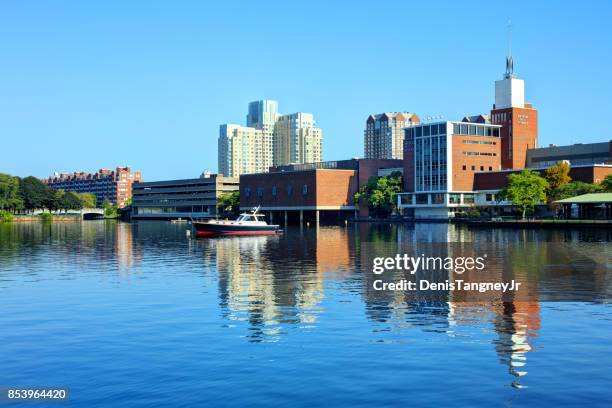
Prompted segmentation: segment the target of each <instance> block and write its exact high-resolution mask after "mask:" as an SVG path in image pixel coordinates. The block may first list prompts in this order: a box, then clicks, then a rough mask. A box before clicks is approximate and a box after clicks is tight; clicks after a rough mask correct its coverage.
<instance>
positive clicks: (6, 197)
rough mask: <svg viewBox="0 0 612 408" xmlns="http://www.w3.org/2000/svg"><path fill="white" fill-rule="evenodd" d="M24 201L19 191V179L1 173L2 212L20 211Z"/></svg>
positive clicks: (0, 196) (0, 200) (0, 203)
mask: <svg viewBox="0 0 612 408" xmlns="http://www.w3.org/2000/svg"><path fill="white" fill-rule="evenodd" d="M22 208H23V199H22V198H21V192H20V189H19V177H13V176H11V175H9V174H4V173H0V210H12V211H13V212H14V211H16V210H20V209H22Z"/></svg>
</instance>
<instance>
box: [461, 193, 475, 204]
mask: <svg viewBox="0 0 612 408" xmlns="http://www.w3.org/2000/svg"><path fill="white" fill-rule="evenodd" d="M463 204H474V194H464V195H463Z"/></svg>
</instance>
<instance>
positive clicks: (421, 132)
mask: <svg viewBox="0 0 612 408" xmlns="http://www.w3.org/2000/svg"><path fill="white" fill-rule="evenodd" d="M404 132H405V133H404V134H405V135H406V137H410V138H412V137H422V136H436V135H445V134H446V123H437V124H435V125H424V126H417V127H409V128H405V129H404Z"/></svg>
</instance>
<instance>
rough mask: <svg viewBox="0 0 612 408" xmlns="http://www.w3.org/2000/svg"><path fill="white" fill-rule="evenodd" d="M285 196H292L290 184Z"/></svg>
mask: <svg viewBox="0 0 612 408" xmlns="http://www.w3.org/2000/svg"><path fill="white" fill-rule="evenodd" d="M287 195H288V196H291V195H293V186H292V185H291V184H290V185H288V186H287Z"/></svg>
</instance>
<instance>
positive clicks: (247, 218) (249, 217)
mask: <svg viewBox="0 0 612 408" xmlns="http://www.w3.org/2000/svg"><path fill="white" fill-rule="evenodd" d="M236 221H257V219H256V218H255V217H254V216H252V215H241V216H240V217H238V219H237V220H236Z"/></svg>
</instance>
